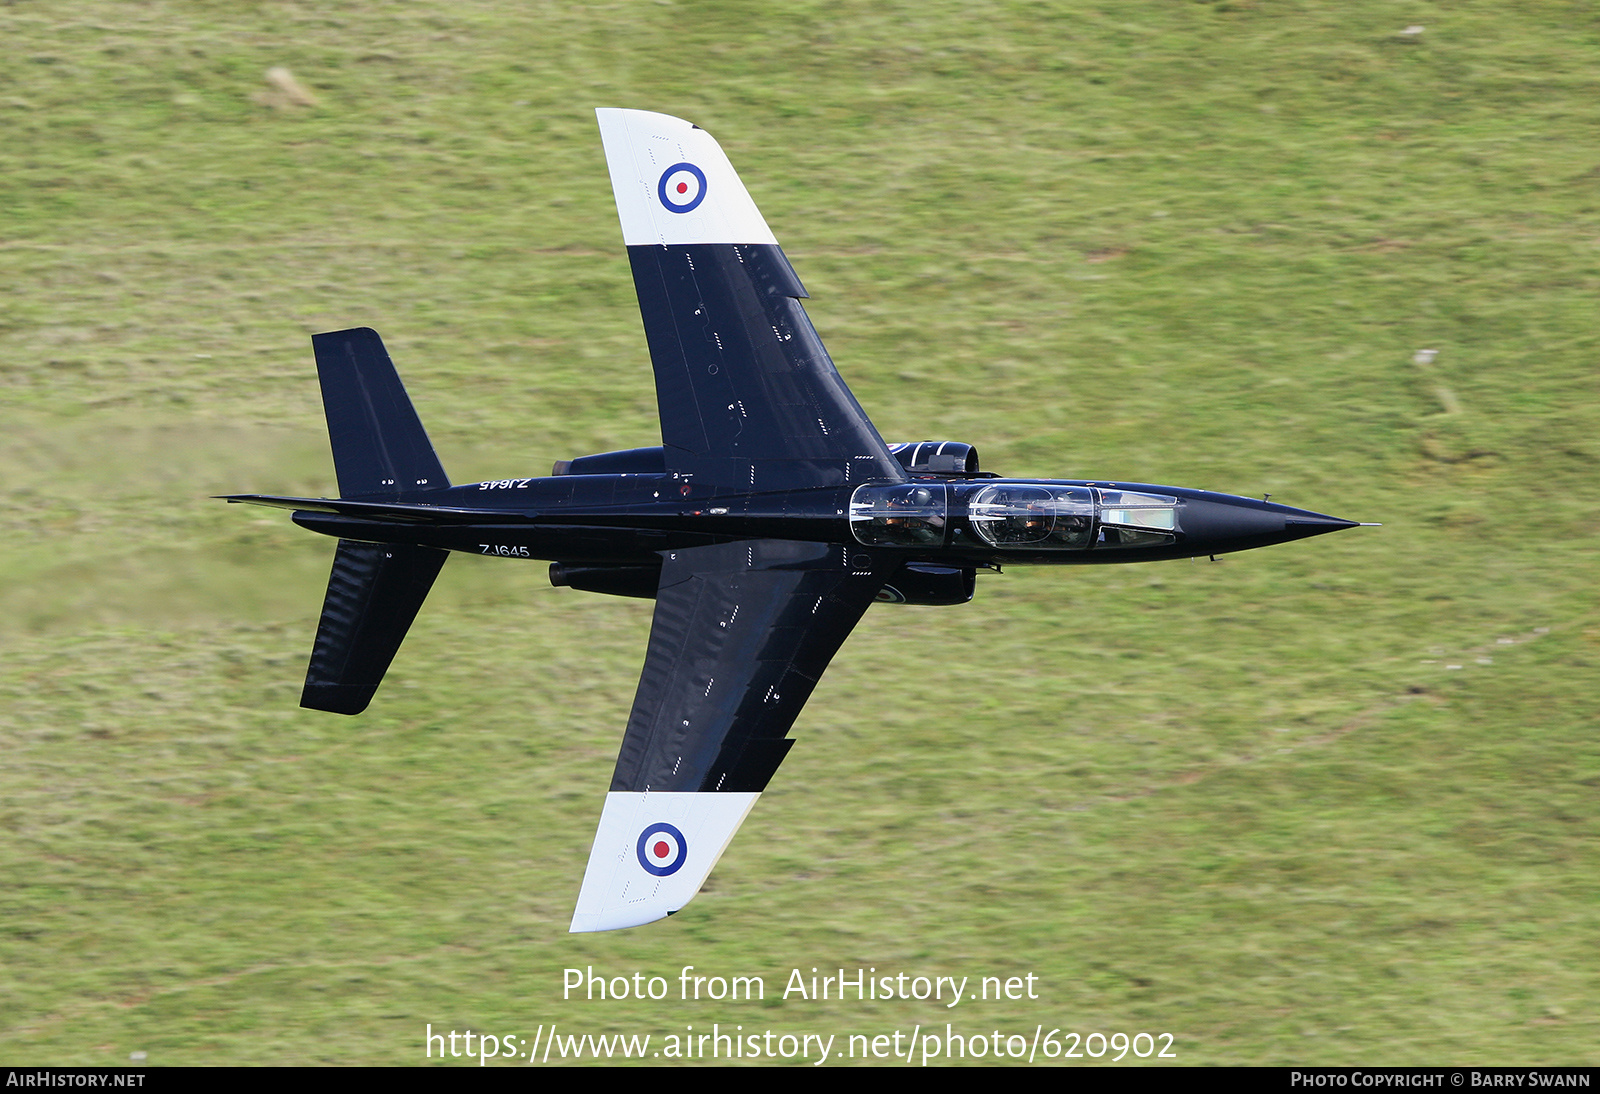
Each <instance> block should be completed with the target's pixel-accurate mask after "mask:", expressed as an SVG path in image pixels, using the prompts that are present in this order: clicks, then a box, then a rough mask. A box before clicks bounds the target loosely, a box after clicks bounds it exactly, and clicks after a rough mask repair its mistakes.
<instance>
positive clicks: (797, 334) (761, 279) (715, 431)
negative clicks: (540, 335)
mask: <svg viewBox="0 0 1600 1094" xmlns="http://www.w3.org/2000/svg"><path fill="white" fill-rule="evenodd" d="M596 114H597V115H598V116H599V120H600V135H601V138H602V140H603V141H604V143H605V150H606V163H607V165H608V166H609V168H610V171H611V186H612V190H613V191H614V193H615V196H616V200H617V215H618V216H619V218H620V219H621V221H622V238H623V242H625V243H626V244H627V246H628V258H629V261H630V262H631V263H632V266H633V282H634V287H635V289H636V290H637V292H638V295H639V311H640V313H641V314H642V316H643V317H644V329H645V337H646V339H647V341H648V342H649V344H650V359H651V361H652V363H653V365H654V367H655V374H656V401H657V404H658V405H659V408H660V414H661V440H662V443H663V445H665V448H666V458H667V470H668V471H677V472H680V473H685V474H689V475H692V476H693V477H694V479H695V480H696V481H700V482H705V483H708V484H712V485H718V486H732V487H739V488H741V489H745V490H756V491H760V490H774V489H794V488H801V487H808V486H836V485H841V484H845V483H852V482H861V481H864V480H867V479H879V480H884V479H887V480H893V481H898V480H901V479H903V478H904V477H905V473H904V471H903V470H902V469H901V467H900V465H899V463H898V462H896V461H895V459H894V457H893V456H892V455H890V453H889V450H888V448H887V447H885V445H884V443H883V438H882V437H880V436H879V435H878V431H877V430H876V429H875V428H873V425H872V422H871V421H870V420H869V419H868V418H867V415H866V412H865V411H863V410H862V409H861V405H860V404H859V403H857V402H856V399H855V396H854V395H852V394H851V393H850V389H849V388H848V387H846V386H845V383H844V380H843V379H841V378H840V376H839V372H838V370H837V369H835V368H834V366H833V361H832V360H831V359H829V357H828V351H827V350H825V349H824V348H823V346H822V340H821V339H820V338H818V337H817V332H816V330H815V329H813V328H812V326H811V321H810V319H808V318H807V317H806V313H805V309H804V308H802V307H801V306H800V298H802V297H804V296H805V295H806V291H805V288H804V287H803V286H802V285H801V284H800V279H799V278H798V277H797V276H796V275H795V272H794V269H793V267H791V266H790V265H789V260H788V259H787V258H785V257H784V254H783V251H782V249H780V248H779V247H778V243H777V240H776V239H774V238H773V235H772V232H771V231H769V230H768V228H767V224H766V221H765V220H763V219H762V217H761V213H760V211H759V210H757V209H756V206H755V203H754V202H753V201H751V200H750V195H749V194H748V193H747V192H746V191H745V188H744V184H743V183H741V182H740V181H739V176H738V175H737V174H735V173H734V170H733V167H732V165H730V164H729V163H728V157H727V156H726V155H724V154H723V151H722V149H721V148H720V147H719V146H718V145H717V142H716V141H714V140H712V139H711V136H710V134H708V133H707V132H706V131H705V130H703V129H700V128H699V127H697V126H693V125H690V124H689V123H688V122H686V121H682V120H681V119H678V118H673V117H669V116H667V115H665V114H652V113H649V112H646V111H642V110H611V109H601V110H598V111H596Z"/></svg>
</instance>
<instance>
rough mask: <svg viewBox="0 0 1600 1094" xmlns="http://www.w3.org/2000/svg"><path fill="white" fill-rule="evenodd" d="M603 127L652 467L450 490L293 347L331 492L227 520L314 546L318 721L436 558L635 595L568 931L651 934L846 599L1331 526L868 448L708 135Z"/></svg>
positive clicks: (334, 368)
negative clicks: (641, 340)
mask: <svg viewBox="0 0 1600 1094" xmlns="http://www.w3.org/2000/svg"><path fill="white" fill-rule="evenodd" d="M598 114H599V120H600V135H601V138H602V140H603V142H604V144H605V153H606V162H607V164H608V166H609V168H610V173H611V184H612V188H613V191H614V194H615V197H616V204H617V213H618V216H619V217H620V219H621V221H622V237H623V241H624V243H625V244H626V245H627V249H628V259H629V261H630V262H631V263H632V266H633V278H634V285H635V287H636V289H637V291H638V297H639V310H640V312H641V313H642V315H643V318H644V330H645V337H646V340H647V341H648V343H649V347H650V358H651V363H652V365H653V366H654V369H655V381H656V398H657V402H658V405H659V409H660V416H661V442H662V443H661V444H660V445H656V446H653V447H648V448H635V449H630V450H627V451H621V452H604V453H600V454H598V455H592V456H582V457H580V458H577V459H573V460H571V461H563V462H561V463H558V464H557V465H556V466H555V469H554V472H553V473H552V474H550V475H547V476H540V477H531V478H513V479H496V480H489V481H484V482H474V483H469V484H467V485H464V486H455V485H452V484H451V482H450V480H449V478H448V477H447V476H446V475H445V471H444V468H443V467H441V466H440V464H439V460H438V457H437V456H436V455H435V454H434V450H433V446H432V444H431V443H430V442H429V440H428V436H427V434H426V432H424V430H423V427H422V423H421V421H420V420H419V419H418V417H417V414H416V411H415V410H414V409H413V407H412V404H411V400H410V399H409V398H408V397H407V395H406V392H405V389H404V388H403V387H402V386H401V383H400V380H399V377H398V376H397V375H396V373H395V369H394V366H393V364H392V363H391V362H390V360H389V356H388V354H387V353H386V352H385V351H384V348H383V343H382V342H381V341H380V340H379V338H378V335H377V334H376V333H375V332H373V331H371V330H367V329H356V330H343V331H335V332H333V333H330V334H319V335H316V336H315V337H314V338H313V339H312V345H313V347H314V349H315V353H316V360H317V372H318V375H319V377H320V380H321V385H322V396H323V403H324V406H325V409H326V411H327V419H328V433H329V438H330V440H331V441H332V447H333V460H334V467H335V470H336V472H337V475H338V480H339V497H338V498H291V497H278V496H268V495H255V494H250V495H235V496H231V497H229V498H228V499H227V500H229V501H239V502H252V503H255V504H259V505H270V506H276V507H279V508H284V509H290V510H293V514H294V515H293V520H294V522H295V523H296V524H299V525H300V526H302V527H304V528H309V529H311V530H312V531H315V532H321V533H323V534H325V535H329V536H334V537H336V538H337V539H338V541H339V545H338V549H337V551H336V552H335V554H334V562H333V573H332V576H331V577H330V578H329V581H328V592H327V599H326V601H325V603H324V606H323V610H322V619H321V624H320V626H319V627H318V630H317V637H316V642H315V645H314V647H313V650H312V654H311V665H310V668H309V670H308V671H307V674H306V683H305V690H304V693H303V694H302V696H301V700H300V702H301V705H302V706H306V707H311V708H314V709H317V710H326V711H332V712H335V713H339V714H358V713H360V712H361V711H362V710H364V709H365V708H366V706H367V704H368V703H369V702H370V701H371V699H372V697H373V694H374V693H375V692H376V690H377V688H378V685H379V683H380V682H381V681H382V679H383V676H384V673H385V672H386V671H387V670H388V668H389V664H390V662H391V660H392V659H393V657H394V655H395V652H396V650H397V649H398V648H399V646H400V643H401V640H402V639H403V638H404V637H405V633H406V630H407V628H408V627H409V626H410V625H411V622H412V620H413V619H414V618H415V617H416V614H417V611H418V609H419V608H420V607H421V605H422V601H423V599H424V597H426V596H427V594H428V590H429V588H430V587H431V586H432V584H433V581H434V578H435V577H436V576H437V574H438V573H439V569H440V567H441V566H442V565H443V564H444V561H445V559H446V558H447V557H448V556H449V553H450V552H452V551H459V552H462V553H465V554H472V555H485V556H490V557H494V558H516V559H541V560H544V561H547V562H549V563H551V566H550V580H551V582H552V583H553V584H555V585H561V586H568V587H570V588H574V589H581V590H587V591H590V592H598V593H610V594H615V595H619V596H635V597H649V598H653V599H654V600H655V615H654V619H653V622H652V624H651V630H650V643H649V648H648V650H647V652H646V654H645V661H644V670H643V672H642V673H641V675H640V678H639V687H638V692H637V694H636V697H635V699H634V703H633V711H632V713H631V714H630V715H629V718H628V725H627V729H626V730H625V732H624V733H623V737H622V748H621V752H620V754H619V755H618V757H617V765H616V770H615V772H614V774H613V775H612V779H611V789H610V792H609V793H608V794H607V795H606V800H605V805H604V808H603V809H602V810H601V814H600V823H599V828H598V831H597V833H596V835H595V841H594V846H593V850H592V853H591V854H590V857H589V864H588V870H587V872H586V873H585V874H584V879H583V886H582V889H581V891H580V892H579V895H578V902H577V908H576V911H575V914H574V916H573V920H572V927H571V929H572V930H573V931H600V930H610V929H613V928H618V927H632V926H636V925H639V924H642V923H648V922H650V921H652V920H656V919H660V918H662V917H663V916H667V915H671V914H672V913H674V912H676V911H677V910H679V909H680V908H682V907H683V906H684V905H685V904H687V903H688V902H689V900H690V899H691V898H692V897H693V896H694V895H695V893H696V892H698V891H699V889H700V886H701V884H702V883H703V882H704V881H705V879H706V876H707V875H708V874H709V873H710V872H711V869H712V867H713V866H714V865H715V864H716V862H717V859H718V858H719V857H720V856H721V855H722V852H723V850H724V849H725V848H726V847H727V845H728V842H729V841H730V840H731V839H732V838H733V835H734V832H735V831H736V830H737V829H738V827H739V825H740V824H741V823H742V822H743V820H744V818H745V816H746V815H747V814H748V813H749V812H750V809H751V807H752V806H753V805H754V804H755V801H756V799H757V798H758V797H759V796H760V794H761V792H762V790H763V789H764V788H765V787H766V785H767V783H768V781H769V780H770V779H771V778H772V776H773V772H774V771H776V770H777V767H778V765H779V764H780V763H781V762H782V761H783V758H784V757H785V756H786V755H787V754H788V752H789V748H790V746H791V745H792V744H793V741H792V740H790V738H789V737H788V731H789V728H790V727H791V726H792V725H793V724H794V721H795V718H796V716H797V715H798V714H799V713H800V709H801V707H802V706H804V705H805V701H806V699H807V697H808V696H809V695H810V694H811V691H812V689H813V688H814V687H816V684H817V680H818V679H819V678H820V677H821V676H822V673H823V670H824V669H826V668H827V666H828V662H829V660H830V659H831V658H832V657H833V655H834V653H835V652H836V651H837V650H838V649H839V647H840V645H841V644H842V643H843V642H844V640H845V638H846V636H848V635H849V633H850V630H851V628H852V627H854V626H855V624H856V621H857V620H859V619H860V618H861V616H862V613H864V612H865V611H866V610H867V608H868V606H869V605H871V604H873V603H875V602H880V603H898V604H961V603H965V602H966V601H968V600H970V599H972V596H973V591H974V587H975V582H976V575H977V573H978V571H979V570H984V569H990V570H998V569H1000V567H1002V566H1003V565H1009V564H1019V563H1044V564H1052V565H1054V564H1089V563H1116V562H1150V561H1154V560H1157V559H1177V558H1191V557H1194V556H1203V555H1219V554H1223V553H1225V552H1230V551H1243V550H1248V549H1250V548H1254V547H1265V546H1267V545H1269V544H1275V543H1283V542H1285V541H1288V540H1295V539H1304V538H1306V537H1308V536H1315V535H1320V534H1322V533H1324V532H1332V531H1335V530H1337V529H1340V528H1349V527H1351V526H1352V525H1353V524H1354V523H1355V522H1353V521H1348V520H1340V519H1338V518H1335V517H1329V516H1323V515H1322V514H1320V513H1312V512H1308V511H1306V510H1304V509H1291V508H1289V507H1288V506H1286V505H1277V504H1273V503H1270V502H1268V501H1266V500H1260V501H1258V500H1255V499H1250V498H1242V497H1233V496H1230V495H1226V494H1216V493H1211V492H1208V491H1204V490H1190V489H1183V488H1180V487H1175V486H1154V485H1147V484H1142V483H1129V482H1100V481H1082V480H1073V479H1068V480H1033V479H1013V478H1005V477H1001V476H998V475H995V474H992V473H990V472H987V471H982V470H980V469H979V464H978V453H977V450H976V449H975V448H973V447H972V446H971V445H969V444H962V443H955V442H939V441H928V442H923V443H919V444H901V445H888V444H885V443H884V441H883V439H882V438H881V437H880V436H879V435H878V431H877V430H876V429H875V428H873V425H872V422H871V421H870V420H869V419H868V418H867V415H866V413H865V412H864V411H862V409H861V407H860V405H859V404H858V403H857V402H856V400H855V397H854V396H853V395H851V393H850V389H849V388H847V387H846V386H845V383H844V381H843V380H842V379H841V378H840V376H839V373H838V371H837V370H835V368H834V365H833V362H832V361H831V360H830V359H829V357H828V354H827V351H826V350H824V349H823V346H822V342H821V340H820V339H818V337H817V332H816V331H815V330H814V329H813V328H812V326H811V323H810V321H809V320H808V319H807V318H806V313H805V311H804V310H803V309H802V307H801V304H800V301H801V300H802V299H804V298H805V297H806V295H807V293H806V290H805V288H804V287H803V286H802V285H801V283H800V279H799V277H797V276H796V274H795V271H794V269H793V268H792V267H791V266H790V265H789V261H788V259H787V258H785V257H784V254H783V251H782V250H781V249H780V248H779V247H778V243H777V240H776V239H774V238H773V235H772V232H771V231H769V230H768V228H767V224H766V221H765V220H763V219H762V217H761V214H760V212H758V211H757V209H756V206H755V203H754V202H752V201H751V199H750V196H749V194H748V193H746V191H745V188H744V185H743V184H742V183H741V182H740V181H739V177H738V175H736V174H735V173H734V170H733V167H732V166H731V165H730V164H729V162H728V159H727V157H726V156H725V155H724V154H723V151H722V149H721V148H720V147H719V146H718V145H717V143H716V141H714V140H712V138H711V137H710V135H708V134H707V133H706V132H705V131H704V130H702V129H699V128H698V127H696V126H693V125H690V124H689V123H688V122H684V121H680V120H679V119H677V118H672V117H667V116H665V115H662V114H651V113H646V112H643V111H637V110H600V111H599V112H598Z"/></svg>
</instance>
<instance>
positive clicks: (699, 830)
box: [572, 540, 892, 931]
mask: <svg viewBox="0 0 1600 1094" xmlns="http://www.w3.org/2000/svg"><path fill="white" fill-rule="evenodd" d="M889 568H892V566H885V565H884V564H883V563H880V562H878V561H876V560H875V559H873V558H869V556H867V555H866V553H865V552H862V551H858V550H850V549H848V548H844V547H840V546H838V545H829V544H824V543H803V542H797V541H793V540H750V541H746V542H741V543H724V544H717V545H715V546H710V547H695V548H692V549H690V550H684V551H667V552H664V559H663V564H662V567H661V584H660V589H659V591H658V593H657V595H656V611H655V620H654V622H653V623H652V624H651V628H650V647H649V652H648V653H647V654H646V655H645V662H644V671H643V673H642V674H641V676H640V678H639V691H638V694H637V696H636V697H635V699H634V703H633V713H632V714H631V715H630V716H629V718H628V730H627V733H626V735H625V736H624V737H623V741H622V751H621V754H620V755H619V756H618V757H617V768H616V773H615V775H614V776H613V777H612V780H611V792H610V793H608V794H607V795H606V804H605V809H604V811H603V812H602V813H601V816H600V827H599V830H598V832H597V833H596V834H595V841H594V849H593V850H592V851H591V853H590V855H589V867H588V870H587V872H585V874H584V877H583V889H582V891H581V892H580V893H579V895H578V906H577V909H576V911H575V913H574V915H573V917H572V930H573V931H606V930H613V929H616V928H618V927H636V926H638V925H640V924H642V923H649V922H652V921H654V920H657V919H661V918H662V917H664V916H668V915H671V914H672V913H673V912H675V911H677V910H678V909H679V908H682V907H683V906H684V905H685V904H687V903H688V902H689V901H690V900H691V899H692V898H693V897H694V895H695V893H697V892H698V891H699V889H700V886H701V884H702V883H703V882H704V881H705V879H706V876H707V875H708V874H710V873H711V868H712V867H713V866H715V865H716V863H717V859H719V858H720V857H721V856H722V852H723V850H724V849H725V848H726V847H727V846H728V842H729V841H730V840H731V839H733V835H734V833H735V832H736V831H738V828H739V825H740V824H741V823H742V822H743V821H744V818H745V815H746V814H747V813H749V811H750V808H751V806H753V805H754V804H755V801H756V799H757V798H758V797H760V796H761V791H762V790H763V789H764V788H765V787H766V785H767V781H768V780H769V779H770V778H771V777H772V773H773V772H774V771H775V770H777V767H778V764H779V763H781V762H782V761H783V758H784V756H785V755H786V754H787V753H788V751H789V747H790V746H791V745H792V744H793V743H794V742H793V741H791V740H789V739H787V737H786V734H787V733H788V731H789V727H790V726H791V725H793V724H794V720H795V717H796V716H797V715H798V714H799V713H800V708H801V707H803V706H804V705H805V701H806V699H807V698H808V697H809V696H810V695H811V690H812V689H813V688H814V687H816V684H817V680H818V679H819V678H820V677H821V676H822V672H823V670H824V669H826V668H827V667H828V662H829V661H830V660H832V658H833V655H834V653H835V652H836V651H837V650H838V649H839V647H840V645H842V644H843V643H844V640H845V638H846V637H847V636H848V635H849V633H850V631H851V629H852V628H853V627H854V626H855V625H856V622H857V620H859V619H860V618H861V615H862V613H863V612H865V611H866V610H867V606H868V605H869V604H870V603H871V602H872V598H873V597H874V596H875V595H876V594H877V592H878V590H879V589H880V588H881V587H882V585H883V582H884V579H885V577H886V576H887V572H888V569H889Z"/></svg>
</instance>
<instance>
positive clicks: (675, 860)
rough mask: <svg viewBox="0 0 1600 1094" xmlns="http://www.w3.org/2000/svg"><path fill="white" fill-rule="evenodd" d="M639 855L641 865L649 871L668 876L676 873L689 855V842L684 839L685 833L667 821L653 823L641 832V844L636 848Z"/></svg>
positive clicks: (657, 875)
mask: <svg viewBox="0 0 1600 1094" xmlns="http://www.w3.org/2000/svg"><path fill="white" fill-rule="evenodd" d="M636 850H637V852H638V855H639V865H640V866H643V867H644V868H645V871H646V872H647V873H651V874H654V875H656V877H666V876H667V875H668V874H675V873H677V872H678V868H679V867H680V866H682V865H683V860H684V859H685V858H687V857H688V855H689V844H688V843H687V842H686V841H685V840H684V838H683V833H682V832H680V831H678V830H677V829H676V828H674V827H673V826H672V825H670V824H667V823H666V822H665V821H661V822H658V823H656V824H652V825H651V826H650V827H648V828H646V829H645V830H644V831H643V832H640V833H639V845H638V847H637V848H636Z"/></svg>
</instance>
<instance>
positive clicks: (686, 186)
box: [656, 163, 706, 213]
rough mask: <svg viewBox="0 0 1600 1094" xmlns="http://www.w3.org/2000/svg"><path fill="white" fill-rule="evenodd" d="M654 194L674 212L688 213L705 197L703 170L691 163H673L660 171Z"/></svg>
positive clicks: (697, 206)
mask: <svg viewBox="0 0 1600 1094" xmlns="http://www.w3.org/2000/svg"><path fill="white" fill-rule="evenodd" d="M656 196H657V197H659V198H660V199H661V204H662V205H665V206H666V207H667V208H668V209H669V210H671V211H672V212H674V213H688V212H692V211H693V210H695V209H697V208H699V206H700V203H701V202H702V201H704V200H705V199H706V176H705V172H704V171H701V170H700V168H698V167H696V166H695V165H694V164H692V163H675V164H673V165H672V166H671V167H669V168H667V169H666V170H665V171H663V172H661V180H660V181H659V182H657V183H656Z"/></svg>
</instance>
